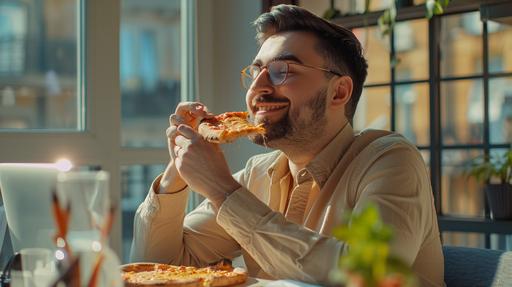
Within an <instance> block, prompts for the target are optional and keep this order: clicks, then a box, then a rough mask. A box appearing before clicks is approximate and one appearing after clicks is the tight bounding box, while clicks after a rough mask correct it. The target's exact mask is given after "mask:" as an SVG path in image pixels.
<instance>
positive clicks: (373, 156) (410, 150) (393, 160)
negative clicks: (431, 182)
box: [353, 133, 426, 172]
mask: <svg viewBox="0 0 512 287" xmlns="http://www.w3.org/2000/svg"><path fill="white" fill-rule="evenodd" d="M353 164H354V168H355V170H358V171H360V172H364V171H367V170H368V169H374V168H378V169H383V168H390V167H393V168H394V169H396V168H398V169H400V170H402V171H403V169H409V172H417V171H418V170H420V171H421V172H423V169H426V167H425V163H424V161H423V158H422V156H421V153H420V152H419V150H418V149H417V148H416V146H415V145H414V144H413V143H411V142H410V141H409V140H407V139H406V138H405V137H404V136H402V135H400V134H398V133H390V134H387V135H384V136H381V137H378V138H376V139H375V140H373V141H371V142H370V143H368V144H367V145H366V146H365V147H364V148H363V149H362V150H361V152H360V153H359V154H358V155H357V157H356V159H355V160H354V161H353ZM411 168H412V169H411Z"/></svg>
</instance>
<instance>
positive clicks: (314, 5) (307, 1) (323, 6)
mask: <svg viewBox="0 0 512 287" xmlns="http://www.w3.org/2000/svg"><path fill="white" fill-rule="evenodd" d="M330 2H331V0H315V1H311V0H299V4H298V5H299V6H300V7H303V8H305V9H307V10H309V11H310V12H311V13H313V14H315V15H317V16H322V15H324V13H325V12H326V11H327V10H328V9H329V7H331V5H330Z"/></svg>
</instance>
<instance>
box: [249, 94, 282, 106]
mask: <svg viewBox="0 0 512 287" xmlns="http://www.w3.org/2000/svg"><path fill="white" fill-rule="evenodd" d="M287 102H288V100H287V99H279V98H276V97H273V96H271V95H268V94H265V95H259V96H256V97H254V99H253V100H252V104H253V105H255V104H257V103H287Z"/></svg>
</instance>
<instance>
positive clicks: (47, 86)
mask: <svg viewBox="0 0 512 287" xmlns="http://www.w3.org/2000/svg"><path fill="white" fill-rule="evenodd" d="M78 3H79V2H78V1H75V0H60V1H56V0H48V1H39V0H26V1H21V0H15V1H1V2H0V128H4V129H69V130H78V129H79V128H80V127H79V125H80V124H81V123H80V121H79V118H80V115H79V112H78V107H79V102H80V101H79V99H80V95H79V94H78V92H77V91H78V90H79V89H78V88H77V85H78V82H79V81H78V79H77V75H79V73H78V72H77V70H78V69H79V68H80V65H79V64H78V61H77V59H79V58H77V51H78V49H77V46H78V45H79V35H78V33H77V30H78V29H77V23H79V19H78V18H79V15H78V14H77V11H78V7H77V5H78Z"/></svg>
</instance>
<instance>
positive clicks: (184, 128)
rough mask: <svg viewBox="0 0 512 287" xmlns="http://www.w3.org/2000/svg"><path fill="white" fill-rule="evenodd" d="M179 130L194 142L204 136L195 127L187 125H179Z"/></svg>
mask: <svg viewBox="0 0 512 287" xmlns="http://www.w3.org/2000/svg"><path fill="white" fill-rule="evenodd" d="M178 132H179V133H180V134H181V135H183V136H184V137H186V138H188V139H189V140H190V141H192V142H195V141H197V140H198V139H200V138H202V137H201V135H200V134H198V133H197V132H196V131H195V130H194V129H192V128H191V127H190V126H187V125H179V126H178Z"/></svg>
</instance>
